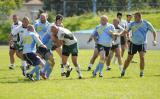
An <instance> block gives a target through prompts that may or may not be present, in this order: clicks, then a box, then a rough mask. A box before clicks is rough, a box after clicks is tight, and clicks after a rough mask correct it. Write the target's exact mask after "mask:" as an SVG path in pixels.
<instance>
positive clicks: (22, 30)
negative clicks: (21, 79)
mask: <svg viewBox="0 0 160 99" xmlns="http://www.w3.org/2000/svg"><path fill="white" fill-rule="evenodd" d="M28 24H29V18H28V17H24V18H23V20H22V25H20V26H18V27H16V28H14V29H13V30H12V35H13V36H15V35H19V41H18V43H17V48H18V51H19V53H20V58H21V60H22V70H23V75H24V76H25V75H26V68H27V63H26V61H23V54H22V51H23V45H22V41H23V34H24V33H26V32H27V26H28Z"/></svg>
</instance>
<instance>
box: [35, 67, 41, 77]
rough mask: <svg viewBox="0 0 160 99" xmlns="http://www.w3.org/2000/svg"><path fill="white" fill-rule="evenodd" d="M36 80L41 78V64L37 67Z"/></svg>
mask: <svg viewBox="0 0 160 99" xmlns="http://www.w3.org/2000/svg"><path fill="white" fill-rule="evenodd" d="M35 73H36V80H40V68H39V66H36V67H35Z"/></svg>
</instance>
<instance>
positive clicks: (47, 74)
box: [46, 66, 52, 78]
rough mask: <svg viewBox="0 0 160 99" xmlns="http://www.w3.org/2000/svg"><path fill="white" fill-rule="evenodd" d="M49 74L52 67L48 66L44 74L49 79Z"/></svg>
mask: <svg viewBox="0 0 160 99" xmlns="http://www.w3.org/2000/svg"><path fill="white" fill-rule="evenodd" d="M51 73H52V67H51V66H49V68H48V69H47V73H46V76H47V78H49V76H50V74H51Z"/></svg>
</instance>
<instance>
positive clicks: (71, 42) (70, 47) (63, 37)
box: [51, 25, 82, 79]
mask: <svg viewBox="0 0 160 99" xmlns="http://www.w3.org/2000/svg"><path fill="white" fill-rule="evenodd" d="M51 32H52V38H53V41H54V42H55V44H56V45H57V46H60V45H62V63H63V66H64V67H67V69H68V70H67V73H66V77H69V76H70V72H71V71H72V68H71V67H70V66H69V65H68V64H67V60H68V58H69V55H70V54H71V55H72V63H73V64H74V66H75V67H76V71H77V73H78V76H79V79H81V78H82V73H81V71H80V65H79V64H78V62H77V58H78V46H77V39H76V38H75V36H74V35H73V34H72V32H71V31H69V30H68V29H66V28H63V27H57V26H56V25H53V26H52V27H51Z"/></svg>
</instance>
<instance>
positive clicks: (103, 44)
mask: <svg viewBox="0 0 160 99" xmlns="http://www.w3.org/2000/svg"><path fill="white" fill-rule="evenodd" d="M114 31H115V28H114V26H113V25H112V24H109V23H108V17H107V16H105V15H103V16H101V24H100V25H98V26H97V27H96V30H95V32H94V37H95V38H98V39H97V49H98V52H99V56H100V60H99V64H98V65H97V67H96V69H95V70H94V71H93V73H92V74H93V77H95V76H96V74H97V72H98V71H99V77H103V73H102V70H103V66H104V62H105V60H106V58H107V57H108V55H109V51H110V48H111V46H112V38H113V35H117V33H114Z"/></svg>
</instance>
